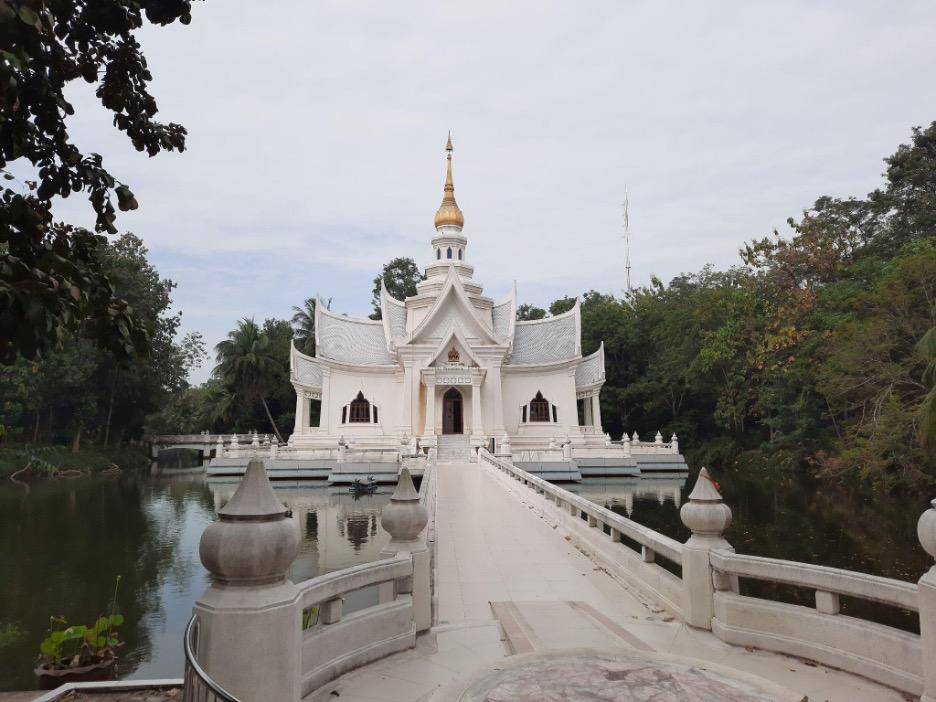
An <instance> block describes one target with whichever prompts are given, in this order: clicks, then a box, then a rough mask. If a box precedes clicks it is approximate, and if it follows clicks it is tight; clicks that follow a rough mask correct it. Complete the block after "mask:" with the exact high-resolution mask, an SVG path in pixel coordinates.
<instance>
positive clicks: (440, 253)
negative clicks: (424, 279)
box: [436, 249, 442, 261]
mask: <svg viewBox="0 0 936 702" xmlns="http://www.w3.org/2000/svg"><path fill="white" fill-rule="evenodd" d="M436 260H437V261H441V260H442V249H436Z"/></svg>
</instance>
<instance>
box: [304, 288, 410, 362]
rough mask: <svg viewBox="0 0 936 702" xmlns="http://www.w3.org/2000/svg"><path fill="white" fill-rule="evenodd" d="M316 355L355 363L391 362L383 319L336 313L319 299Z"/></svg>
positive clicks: (316, 315) (316, 324)
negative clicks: (368, 318)
mask: <svg viewBox="0 0 936 702" xmlns="http://www.w3.org/2000/svg"><path fill="white" fill-rule="evenodd" d="M315 355H316V356H319V357H321V358H328V359H331V360H333V361H339V362H341V363H351V364H354V365H358V366H389V365H393V363H394V361H393V359H392V358H391V357H390V353H389V351H388V350H387V340H386V338H385V336H384V325H383V322H381V321H371V320H365V319H353V318H351V317H345V316H342V315H338V314H335V313H334V312H332V311H331V310H328V309H326V308H325V305H324V304H321V303H320V304H317V305H316V306H315Z"/></svg>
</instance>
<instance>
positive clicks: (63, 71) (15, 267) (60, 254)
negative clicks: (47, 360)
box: [0, 0, 191, 364]
mask: <svg viewBox="0 0 936 702" xmlns="http://www.w3.org/2000/svg"><path fill="white" fill-rule="evenodd" d="M190 11H191V6H190V3H189V2H188V0H143V1H142V2H139V1H137V0H133V1H131V0H112V1H111V2H109V3H106V4H104V5H99V4H92V5H89V6H88V7H84V9H83V10H81V11H79V10H77V9H76V8H75V7H74V6H73V4H72V3H48V2H42V1H41V0H19V1H18V2H16V3H12V2H2V3H0V46H3V47H4V50H3V52H2V53H0V85H2V86H3V88H2V97H0V171H2V172H3V174H4V176H5V180H4V182H5V186H4V187H3V188H2V191H0V362H2V363H5V364H10V363H13V362H14V361H15V360H16V359H17V358H18V357H24V358H26V359H36V358H38V357H40V356H44V355H46V354H48V353H50V352H52V351H54V350H56V349H59V348H60V347H61V346H62V345H63V344H65V343H66V342H67V341H68V340H69V339H70V338H71V336H72V335H73V334H76V333H77V334H80V335H81V336H83V337H85V338H88V339H90V340H92V341H93V342H94V344H95V346H97V347H98V348H101V349H106V350H107V351H108V352H109V353H110V354H112V355H113V356H114V357H115V358H119V359H124V358H132V357H134V356H136V355H138V354H140V353H143V352H145V351H146V350H147V349H148V346H149V340H148V338H147V334H146V330H145V328H144V326H143V325H142V324H141V320H140V318H139V317H138V314H137V311H136V310H135V309H134V308H133V306H132V305H131V304H129V303H128V301H127V300H125V299H124V298H122V297H121V296H120V295H119V293H118V292H117V291H116V290H115V287H114V285H113V283H112V281H111V280H110V278H109V276H108V275H107V272H106V270H105V265H104V262H103V261H102V255H103V252H104V247H105V246H106V239H105V238H104V237H103V236H99V235H98V234H93V233H91V232H89V231H87V230H84V229H80V228H75V227H71V226H69V225H67V224H63V223H59V222H54V221H53V212H52V202H53V198H55V197H61V198H67V197H69V196H70V195H72V194H73V193H85V194H86V195H87V197H88V200H89V202H90V204H91V207H92V209H93V211H94V213H95V215H96V222H95V230H96V231H97V232H108V233H110V234H116V232H117V230H116V228H115V227H114V221H115V219H116V210H115V208H114V205H113V202H112V197H114V196H116V198H117V206H118V208H119V209H121V210H133V209H136V208H137V201H136V199H135V197H134V195H133V193H132V192H131V190H130V188H129V187H128V186H127V185H126V184H124V183H121V182H120V181H118V180H117V179H115V178H114V176H113V175H111V174H110V173H109V172H108V171H107V170H106V169H105V168H104V165H103V159H102V158H101V156H100V155H99V154H95V153H82V152H81V151H80V150H79V149H78V147H77V146H76V145H75V144H74V143H73V142H72V140H71V137H70V135H69V132H68V118H69V117H70V116H72V115H73V114H74V108H73V106H72V105H71V103H70V102H69V101H68V100H67V98H66V96H65V92H66V86H67V85H68V84H69V83H71V82H72V81H75V80H79V79H81V80H84V81H85V82H87V83H91V84H94V85H96V93H95V94H96V96H97V97H98V99H99V100H100V101H101V105H102V106H103V107H104V108H105V109H106V110H108V111H110V112H112V113H113V122H114V125H115V126H116V127H117V128H118V129H119V130H120V131H122V132H124V133H125V134H126V135H127V137H128V138H129V139H130V141H131V143H132V144H133V146H134V147H135V148H136V149H137V150H138V151H146V152H147V153H148V154H149V155H150V156H154V155H156V154H157V153H159V152H160V151H166V150H168V151H172V150H179V151H181V150H183V149H184V148H185V129H184V128H182V127H181V126H180V125H177V124H161V123H159V122H157V121H155V119H154V117H155V115H156V112H157V107H156V101H155V100H154V99H153V97H152V95H150V94H149V92H148V90H147V86H148V84H149V82H150V81H151V80H152V75H151V73H150V71H149V68H148V67H147V64H146V59H145V58H144V56H143V54H142V52H141V51H140V45H139V43H138V42H137V40H136V37H135V32H136V30H138V29H140V28H141V27H142V26H143V23H144V20H148V21H149V22H151V23H153V24H158V25H165V24H170V23H172V22H174V21H175V20H176V19H178V20H180V21H182V22H183V23H186V24H187V23H188V22H189V21H190V19H191V15H190ZM11 166H14V167H15V169H16V171H17V172H18V173H22V174H24V175H23V178H24V180H22V181H21V180H19V179H17V178H15V177H14V176H13V174H12V173H11V172H10V171H9V170H8V169H9V168H10V167H11Z"/></svg>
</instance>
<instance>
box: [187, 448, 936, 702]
mask: <svg viewBox="0 0 936 702" xmlns="http://www.w3.org/2000/svg"><path fill="white" fill-rule="evenodd" d="M479 456H480V460H479V461H478V462H475V463H467V462H465V463H449V464H439V465H437V466H435V465H433V466H430V467H429V468H428V469H427V472H426V475H425V477H424V478H423V480H422V483H421V485H420V489H419V492H418V493H417V492H416V490H415V489H414V488H413V486H412V483H411V481H410V480H409V476H408V473H405V474H404V475H403V476H402V477H401V480H400V482H399V484H398V485H397V488H396V491H395V493H394V497H393V500H392V501H391V503H390V504H389V505H388V506H387V507H385V508H384V511H383V515H382V523H383V525H384V527H385V529H386V530H387V531H388V532H389V533H390V534H391V536H392V540H391V542H390V544H389V545H388V547H387V548H386V549H385V550H384V552H383V554H382V555H383V559H382V560H379V561H376V562H374V563H369V564H365V565H361V566H356V567H353V568H349V569H346V570H343V571H338V572H334V573H329V574H327V575H324V576H321V577H318V578H314V579H312V580H308V581H305V582H301V583H297V584H294V583H291V582H289V581H288V580H287V579H286V575H285V574H286V572H287V570H288V568H289V564H290V562H291V560H292V558H293V557H294V556H295V552H296V549H298V543H299V540H298V535H297V533H296V532H297V526H298V525H296V524H295V523H294V522H293V520H292V518H291V515H288V514H287V513H286V511H285V508H284V507H283V506H282V504H281V503H280V502H279V501H278V500H277V498H276V497H275V495H274V493H273V490H272V488H271V487H270V484H269V482H268V479H267V478H266V475H265V473H264V471H263V470H262V465H261V464H260V463H259V462H255V463H253V464H252V465H251V467H250V469H249V470H248V473H247V476H246V478H245V479H244V480H243V481H242V483H241V486H240V487H239V488H238V491H237V493H235V496H234V497H233V498H232V499H231V501H230V502H229V503H228V505H227V506H226V507H225V508H224V509H222V510H221V517H222V521H220V522H218V523H217V524H215V525H212V526H211V527H209V529H208V530H207V531H206V532H205V535H204V536H203V539H202V547H201V555H202V559H203V562H204V563H205V565H206V566H207V567H208V569H209V570H210V571H211V572H212V574H213V576H214V581H215V583H216V584H215V585H214V586H212V587H211V588H209V590H208V591H207V592H206V593H205V595H204V596H203V597H202V598H201V599H200V600H199V602H198V603H197V604H196V606H195V616H194V617H193V627H196V626H197V628H198V629H199V633H198V636H197V645H196V643H193V642H194V640H193V638H192V636H191V633H192V632H190V634H189V638H188V639H187V640H188V641H189V644H192V645H190V651H189V666H188V669H187V673H186V690H185V696H186V698H187V699H196V697H195V696H194V695H197V694H200V693H201V692H206V694H207V692H209V691H212V690H213V691H214V692H213V693H212V694H215V696H214V697H206V698H205V699H221V700H241V701H242V702H259V701H260V700H272V699H276V700H284V701H290V700H292V701H294V702H298V700H300V699H302V700H313V701H324V700H332V699H338V698H340V699H341V700H351V701H352V702H362V701H364V700H393V701H394V702H400V701H402V700H439V701H442V700H445V701H451V700H465V701H466V702H467V701H469V700H471V701H479V702H480V701H481V700H491V701H493V700H504V699H511V700H514V699H517V700H539V699H543V698H544V697H545V694H546V691H547V690H548V691H549V694H550V695H552V697H549V699H568V700H575V699H582V698H585V699H599V697H589V696H588V695H597V694H599V692H600V694H601V695H605V697H600V699H605V698H608V699H611V698H612V697H610V695H614V696H613V699H616V700H622V701H625V702H626V701H627V700H631V699H633V700H637V699H641V700H642V699H651V698H662V696H666V695H668V697H666V698H667V699H685V700H710V699H719V700H746V701H753V700H769V699H773V700H789V701H790V702H794V701H795V702H800V701H801V700H803V699H809V700H829V701H833V702H834V701H836V700H843V701H844V700H847V701H848V702H860V701H862V700H869V701H870V700H875V701H883V702H888V701H893V702H898V701H902V700H906V699H907V698H908V696H912V698H917V697H919V698H920V699H922V700H924V701H925V702H934V701H936V666H933V665H932V662H933V661H936V567H933V568H931V569H930V571H929V572H928V573H926V574H925V575H924V576H923V577H922V578H921V579H920V581H919V583H910V582H903V581H898V580H892V579H888V578H880V577H875V576H871V575H867V574H863V573H858V572H852V571H846V570H841V569H836V568H827V567H822V566H815V565H810V564H805V563H797V562H792V561H784V560H779V559H773V558H761V557H758V556H756V555H740V554H737V553H735V551H734V549H733V548H732V547H731V546H730V544H728V543H727V542H726V541H725V540H724V538H723V536H722V534H723V533H724V530H725V529H726V528H727V527H728V525H729V524H730V520H731V511H730V509H729V508H728V506H727V505H725V504H723V503H722V500H721V496H720V494H719V492H718V489H717V486H716V484H715V483H714V481H713V480H712V479H711V478H710V477H709V476H708V474H707V473H706V472H705V471H703V472H702V473H701V474H700V476H699V479H698V481H697V483H696V485H695V487H694V489H693V491H692V493H691V494H690V495H689V500H688V502H687V503H685V504H684V505H683V506H682V510H681V516H682V520H683V522H684V524H685V525H686V526H687V527H688V528H689V529H690V531H691V532H692V536H691V537H690V538H689V540H688V541H687V542H686V543H680V542H678V541H675V540H673V539H670V538H667V537H666V536H663V535H662V534H659V533H656V532H654V531H652V530H650V529H648V528H646V527H643V526H641V525H639V524H637V523H635V522H633V521H631V520H629V519H627V518H626V517H623V516H621V515H619V514H617V513H615V512H612V511H610V510H608V509H605V508H604V507H602V506H600V505H596V504H594V503H593V502H591V501H589V500H588V499H586V498H585V497H582V496H580V495H576V494H574V493H572V492H570V491H568V490H565V489H564V488H562V487H560V486H557V485H554V484H551V483H549V482H546V481H544V480H542V479H541V478H538V477H536V476H534V475H532V474H530V473H528V472H526V471H524V470H522V469H520V468H517V467H516V466H515V465H513V464H512V463H510V462H507V461H505V460H502V459H498V458H496V457H494V456H492V455H491V454H489V453H487V452H486V451H484V450H482V451H481V453H480V454H479ZM919 534H920V540H921V543H922V545H923V547H924V549H925V550H926V551H927V552H928V553H929V554H930V555H933V556H936V501H934V508H933V509H930V510H927V511H926V512H925V513H924V514H923V516H922V517H921V518H920V522H919ZM748 579H751V580H759V581H764V582H773V583H781V584H786V585H794V586H797V587H800V588H805V589H808V590H811V591H813V592H814V593H815V606H814V607H806V606H801V605H792V604H786V603H783V602H780V601H774V600H767V599H762V598H760V597H758V596H753V595H750V594H745V591H744V590H742V589H741V588H740V587H739V581H744V580H748ZM357 591H370V592H372V593H373V596H372V604H370V605H368V606H365V607H363V608H359V609H357V610H356V611H346V610H345V609H344V607H343V602H344V596H345V595H346V594H348V593H350V592H357ZM842 597H848V598H856V599H862V600H869V601H873V602H878V603H883V604H887V605H890V606H893V607H897V608H901V609H904V610H909V611H912V612H916V613H918V616H919V620H920V631H921V633H920V634H915V633H911V632H907V631H902V630H898V629H895V628H892V627H889V626H884V625H881V624H878V623H875V622H872V621H869V620H867V619H863V618H861V617H860V616H859V615H854V616H848V615H845V614H843V613H842V612H841V611H840V598H842ZM219 690H220V693H218V691H219ZM654 695H656V696H657V697H654ZM920 696H922V697H920ZM197 699H202V698H201V697H197Z"/></svg>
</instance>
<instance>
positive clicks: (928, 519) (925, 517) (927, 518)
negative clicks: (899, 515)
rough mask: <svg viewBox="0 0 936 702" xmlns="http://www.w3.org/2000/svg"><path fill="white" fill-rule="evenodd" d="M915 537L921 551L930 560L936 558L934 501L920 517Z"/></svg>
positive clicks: (935, 501) (935, 504) (935, 512)
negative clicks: (921, 547)
mask: <svg viewBox="0 0 936 702" xmlns="http://www.w3.org/2000/svg"><path fill="white" fill-rule="evenodd" d="M917 536H918V537H919V539H920V544H921V545H922V546H923V549H924V550H925V551H926V552H927V553H928V554H929V555H930V557H931V558H936V500H933V501H931V502H930V508H929V509H928V510H926V511H925V512H924V513H923V514H921V515H920V521H918V522H917Z"/></svg>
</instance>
